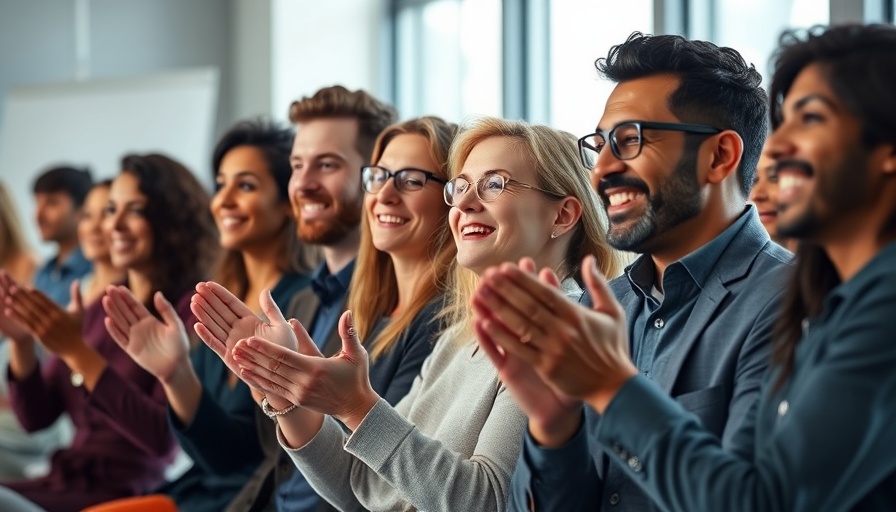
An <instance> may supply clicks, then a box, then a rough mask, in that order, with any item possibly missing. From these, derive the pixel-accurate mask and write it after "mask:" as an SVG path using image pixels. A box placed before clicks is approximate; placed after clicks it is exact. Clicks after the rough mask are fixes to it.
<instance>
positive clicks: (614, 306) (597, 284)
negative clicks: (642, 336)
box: [582, 254, 624, 319]
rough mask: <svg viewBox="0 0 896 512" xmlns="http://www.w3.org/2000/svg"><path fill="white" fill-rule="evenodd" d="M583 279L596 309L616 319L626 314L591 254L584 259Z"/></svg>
mask: <svg viewBox="0 0 896 512" xmlns="http://www.w3.org/2000/svg"><path fill="white" fill-rule="evenodd" d="M582 279H583V280H584V281H585V287H587V288H588V293H589V294H590V295H591V300H592V301H593V302H594V308H593V309H594V311H598V312H600V313H604V314H606V315H609V316H610V317H612V318H616V319H619V318H622V317H623V316H624V313H623V311H622V306H620V305H619V302H617V301H616V297H615V296H614V295H613V292H612V291H611V290H610V286H609V285H608V284H607V278H606V277H604V275H603V274H601V272H600V270H598V269H597V260H596V259H595V258H594V256H592V255H590V254H589V255H588V256H585V259H584V260H582Z"/></svg>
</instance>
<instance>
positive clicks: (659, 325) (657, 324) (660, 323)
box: [653, 318, 666, 329]
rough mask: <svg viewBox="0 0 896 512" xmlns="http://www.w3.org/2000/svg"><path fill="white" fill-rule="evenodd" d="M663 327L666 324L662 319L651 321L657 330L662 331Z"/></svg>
mask: <svg viewBox="0 0 896 512" xmlns="http://www.w3.org/2000/svg"><path fill="white" fill-rule="evenodd" d="M664 325H666V322H665V321H664V320H663V319H662V318H657V319H656V320H654V321H653V326H654V327H656V328H657V329H662V328H663V326H664Z"/></svg>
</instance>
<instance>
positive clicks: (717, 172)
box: [706, 130, 744, 184]
mask: <svg viewBox="0 0 896 512" xmlns="http://www.w3.org/2000/svg"><path fill="white" fill-rule="evenodd" d="M713 138H714V139H715V144H714V145H713V146H712V154H711V155H710V161H709V170H708V172H707V173H706V180H707V181H708V182H709V183H712V184H718V183H721V182H722V181H724V180H725V178H727V177H728V176H730V175H731V174H732V173H735V172H737V168H738V166H739V165H740V160H741V158H742V157H743V154H744V141H743V139H741V137H740V135H738V133H737V132H735V131H734V130H725V131H723V132H721V133H719V134H717V135H714V136H713Z"/></svg>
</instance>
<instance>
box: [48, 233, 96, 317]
mask: <svg viewBox="0 0 896 512" xmlns="http://www.w3.org/2000/svg"><path fill="white" fill-rule="evenodd" d="M92 269H93V265H91V263H90V262H89V261H87V259H85V258H84V253H82V252H81V247H80V246H78V247H76V248H75V250H74V251H72V253H71V254H69V255H68V258H66V259H65V261H62V262H60V261H59V256H58V255H57V256H54V257H53V258H51V259H50V260H49V261H47V262H46V263H44V265H43V266H42V267H41V268H40V270H38V271H37V275H36V276H35V277H34V287H35V288H36V289H38V290H40V291H42V292H44V294H46V295H47V297H50V298H51V299H52V300H53V302H55V303H57V304H59V305H60V306H67V305H68V303H69V302H70V300H71V293H70V292H69V289H70V288H71V286H72V282H73V281H74V280H75V279H81V278H82V277H84V276H85V275H87V274H88V273H90V271H91V270H92Z"/></svg>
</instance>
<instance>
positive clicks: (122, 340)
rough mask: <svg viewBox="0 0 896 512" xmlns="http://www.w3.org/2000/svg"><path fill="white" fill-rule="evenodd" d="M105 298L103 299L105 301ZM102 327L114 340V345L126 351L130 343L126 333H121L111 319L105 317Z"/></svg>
mask: <svg viewBox="0 0 896 512" xmlns="http://www.w3.org/2000/svg"><path fill="white" fill-rule="evenodd" d="M105 299H106V297H103V300H105ZM103 325H105V326H106V330H107V331H109V336H112V339H113V340H115V343H117V344H118V346H119V347H121V348H122V350H124V351H127V349H128V343H129V341H130V337H129V336H128V334H127V332H125V331H123V330H122V329H121V328H120V327H119V326H118V325H117V324H116V323H115V321H114V320H112V318H111V317H108V316H107V317H106V318H104V319H103Z"/></svg>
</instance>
